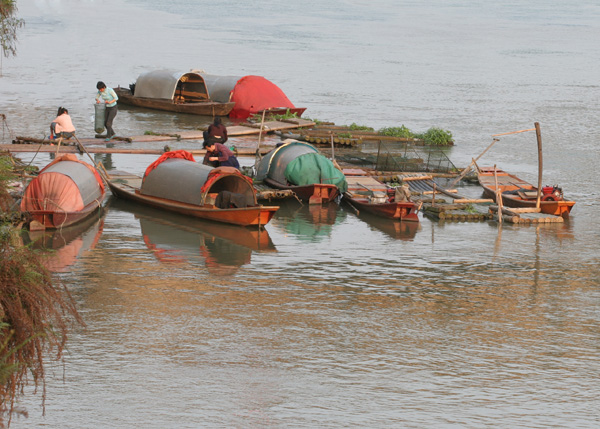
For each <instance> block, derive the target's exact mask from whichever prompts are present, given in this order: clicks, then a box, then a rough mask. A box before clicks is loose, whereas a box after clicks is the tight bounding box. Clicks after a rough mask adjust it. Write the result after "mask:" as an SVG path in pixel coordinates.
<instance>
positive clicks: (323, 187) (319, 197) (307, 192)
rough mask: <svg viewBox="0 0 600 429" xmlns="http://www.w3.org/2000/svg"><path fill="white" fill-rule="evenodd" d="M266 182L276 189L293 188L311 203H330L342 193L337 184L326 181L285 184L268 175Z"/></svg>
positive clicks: (305, 200) (298, 195) (298, 194)
mask: <svg viewBox="0 0 600 429" xmlns="http://www.w3.org/2000/svg"><path fill="white" fill-rule="evenodd" d="M264 182H265V183H266V184H267V185H269V186H270V187H272V188H275V189H283V190H291V191H293V192H294V193H295V194H296V196H297V197H298V198H300V199H301V200H302V201H304V202H308V203H310V204H324V203H329V202H331V201H333V200H335V199H336V197H337V196H338V195H339V194H340V191H339V189H338V187H337V186H335V185H332V184H326V183H313V184H310V185H303V186H294V185H284V184H282V183H279V182H277V181H275V180H273V179H271V178H268V177H267V178H265V179H264Z"/></svg>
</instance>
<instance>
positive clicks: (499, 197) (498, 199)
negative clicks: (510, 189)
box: [494, 164, 502, 223]
mask: <svg viewBox="0 0 600 429" xmlns="http://www.w3.org/2000/svg"><path fill="white" fill-rule="evenodd" d="M494 182H496V204H498V222H499V223H502V191H501V190H500V188H499V187H498V174H497V173H496V164H494Z"/></svg>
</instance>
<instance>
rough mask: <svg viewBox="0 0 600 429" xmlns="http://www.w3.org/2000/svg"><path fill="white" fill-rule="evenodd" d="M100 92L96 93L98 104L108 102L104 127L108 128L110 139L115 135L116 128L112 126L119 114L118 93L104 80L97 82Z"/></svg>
mask: <svg viewBox="0 0 600 429" xmlns="http://www.w3.org/2000/svg"><path fill="white" fill-rule="evenodd" d="M96 88H98V93H97V94H96V104H99V103H104V104H106V113H105V115H104V127H105V128H106V139H105V140H104V141H109V140H110V139H112V138H113V137H114V136H115V130H113V128H112V123H113V120H114V119H115V116H117V100H118V99H119V97H117V93H116V92H115V91H114V89H112V88H107V87H106V85H105V84H104V82H102V81H100V82H98V83H97V84H96Z"/></svg>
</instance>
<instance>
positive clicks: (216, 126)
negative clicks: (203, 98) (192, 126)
mask: <svg viewBox="0 0 600 429" xmlns="http://www.w3.org/2000/svg"><path fill="white" fill-rule="evenodd" d="M206 136H208V137H213V138H214V139H215V141H216V142H217V143H225V142H226V141H227V128H226V127H225V125H223V124H222V123H221V118H220V117H218V116H217V117H216V118H215V121H214V122H213V123H212V124H210V125H209V126H208V129H207V130H206V135H205V137H204V139H205V140H206Z"/></svg>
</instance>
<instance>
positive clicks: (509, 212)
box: [489, 205, 565, 225]
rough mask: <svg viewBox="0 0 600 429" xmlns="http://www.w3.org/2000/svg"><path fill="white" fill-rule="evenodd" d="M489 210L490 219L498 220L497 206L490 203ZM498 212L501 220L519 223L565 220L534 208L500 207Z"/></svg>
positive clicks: (558, 221)
mask: <svg viewBox="0 0 600 429" xmlns="http://www.w3.org/2000/svg"><path fill="white" fill-rule="evenodd" d="M489 210H490V215H491V217H492V219H494V220H496V221H500V218H499V217H498V206H497V205H491V206H490V207H489ZM500 213H501V216H502V221H503V222H508V223H513V224H521V225H530V224H537V223H562V222H564V221H565V220H564V218H563V217H562V216H555V215H551V214H547V213H541V212H540V211H537V210H536V209H517V208H508V207H502V208H501V210H500Z"/></svg>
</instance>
